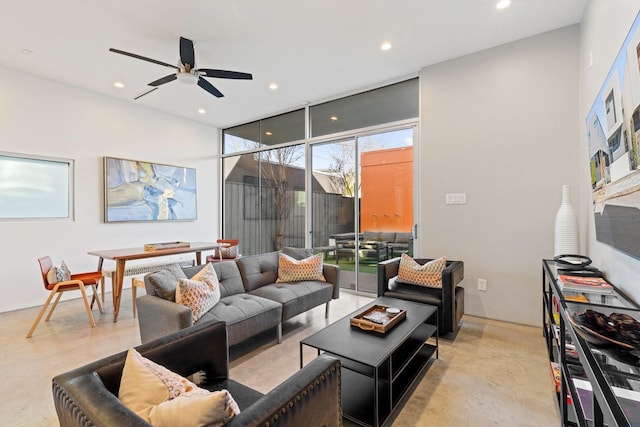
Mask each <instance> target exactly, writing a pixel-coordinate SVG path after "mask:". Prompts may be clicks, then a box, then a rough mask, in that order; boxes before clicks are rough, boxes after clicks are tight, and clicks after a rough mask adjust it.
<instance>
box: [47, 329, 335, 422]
mask: <svg viewBox="0 0 640 427" xmlns="http://www.w3.org/2000/svg"><path fill="white" fill-rule="evenodd" d="M136 349H137V350H138V351H139V352H140V354H142V355H143V356H144V357H147V358H149V359H151V360H153V361H154V362H156V363H159V364H160V365H162V366H164V367H166V368H168V369H169V370H171V371H173V372H175V373H177V374H179V375H182V376H184V377H187V376H190V375H192V374H193V373H194V372H198V371H204V372H205V374H206V382H205V383H204V384H200V385H199V386H200V387H202V388H205V389H208V390H210V391H214V390H220V389H226V390H228V391H229V392H230V393H231V395H232V396H233V398H234V400H235V401H236V402H237V403H238V406H239V407H240V414H238V415H236V416H235V417H234V418H232V419H231V421H230V422H229V423H227V424H225V425H226V426H228V427H234V426H242V427H253V426H255V427H258V426H261V427H264V426H273V427H277V426H282V427H285V426H302V425H305V424H307V425H310V423H312V424H314V425H323V426H327V427H337V426H341V425H342V406H341V389H340V374H341V372H340V362H339V361H338V360H337V359H334V358H332V357H329V356H327V355H324V354H323V355H320V356H319V357H317V358H316V359H314V360H313V361H311V362H310V363H309V364H307V365H306V366H305V367H304V368H302V369H300V370H298V371H296V372H295V373H294V374H293V375H292V376H291V377H290V378H288V379H287V380H285V381H284V382H283V383H281V384H280V385H279V386H277V387H276V388H274V389H273V390H271V391H270V392H269V393H267V394H264V395H263V394H262V393H260V392H258V391H256V390H254V389H252V388H249V387H247V386H245V385H243V384H241V383H239V382H237V381H234V380H233V379H231V378H229V354H228V350H227V345H226V328H225V325H224V324H223V323H221V322H213V323H212V322H205V323H198V325H195V326H192V327H190V328H187V329H183V330H181V331H178V332H176V333H173V334H171V335H168V336H165V337H163V338H160V339H158V340H154V341H152V342H149V343H146V344H143V345H141V346H138V347H136ZM126 354H127V352H126V351H124V352H121V353H118V354H114V355H112V356H109V357H106V358H104V359H101V360H98V361H96V362H92V363H90V364H88V365H85V366H83V367H80V368H76V369H74V370H72V371H69V372H66V373H64V374H60V375H57V376H56V377H55V378H53V381H52V392H53V402H54V405H55V408H56V413H57V415H58V420H59V421H60V426H61V427H110V426H128V427H131V426H140V427H142V426H146V427H149V426H150V424H149V423H147V422H146V421H145V420H143V419H142V418H140V417H139V416H138V415H136V414H135V413H134V412H133V411H131V410H130V409H129V408H127V407H126V406H124V405H123V404H122V402H121V401H120V400H119V399H118V390H119V388H120V379H121V377H122V370H123V367H124V362H125V358H126Z"/></svg>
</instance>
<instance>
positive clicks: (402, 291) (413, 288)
mask: <svg viewBox="0 0 640 427" xmlns="http://www.w3.org/2000/svg"><path fill="white" fill-rule="evenodd" d="M384 296H385V297H390V298H398V299H404V300H409V301H415V302H420V303H423V304H430V305H435V306H438V307H441V306H442V289H439V288H429V287H426V286H419V285H411V284H409V283H402V282H399V281H398V277H397V276H396V277H392V278H391V279H389V289H388V290H387V291H385V293H384Z"/></svg>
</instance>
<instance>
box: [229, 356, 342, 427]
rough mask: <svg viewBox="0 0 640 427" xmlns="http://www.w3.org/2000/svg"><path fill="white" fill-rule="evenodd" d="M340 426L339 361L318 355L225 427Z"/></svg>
mask: <svg viewBox="0 0 640 427" xmlns="http://www.w3.org/2000/svg"><path fill="white" fill-rule="evenodd" d="M312 424H313V425H318V426H327V427H337V426H341V425H342V404H341V389H340V361H339V360H338V359H335V358H333V357H330V356H327V355H324V354H323V355H320V356H318V357H317V358H315V359H314V360H313V361H311V362H310V363H309V364H308V365H306V366H305V367H304V368H302V369H301V370H299V371H298V372H296V373H295V374H293V375H292V376H291V377H289V378H288V379H287V380H286V381H285V382H283V383H282V384H280V385H279V386H277V387H276V388H274V389H273V390H271V391H270V392H269V393H267V394H266V395H265V396H263V397H262V398H261V399H259V400H258V401H256V402H255V403H254V404H252V405H251V406H249V407H248V408H246V409H245V410H243V411H242V412H240V414H238V415H236V416H235V417H234V418H233V419H232V420H231V421H230V422H229V423H228V424H226V426H228V427H234V426H265V425H272V426H303V425H312Z"/></svg>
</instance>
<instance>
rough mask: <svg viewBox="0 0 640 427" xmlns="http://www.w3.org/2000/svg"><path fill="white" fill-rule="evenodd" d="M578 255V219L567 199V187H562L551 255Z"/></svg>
mask: <svg viewBox="0 0 640 427" xmlns="http://www.w3.org/2000/svg"><path fill="white" fill-rule="evenodd" d="M577 253H578V217H577V216H576V213H575V211H574V210H573V207H572V206H571V200H570V198H569V186H568V185H563V186H562V203H561V204H560V208H559V209H558V212H557V213H556V225H555V244H554V249H553V255H554V256H557V255H565V254H577Z"/></svg>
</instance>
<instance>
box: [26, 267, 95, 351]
mask: <svg viewBox="0 0 640 427" xmlns="http://www.w3.org/2000/svg"><path fill="white" fill-rule="evenodd" d="M38 263H39V264H40V273H42V281H43V283H44V288H45V289H46V290H47V291H49V297H48V298H47V301H46V302H45V303H44V305H43V306H42V308H41V309H40V312H39V313H38V317H36V320H35V321H34V322H33V325H32V326H31V329H29V332H28V333H27V338H30V337H31V335H33V332H34V331H35V330H36V327H38V324H39V323H40V319H42V315H43V314H44V312H45V311H46V310H47V307H49V304H50V303H51V298H53V296H54V295H56V299H55V301H54V302H53V306H51V310H49V314H47V317H46V318H45V319H44V321H45V322H48V321H49V319H50V318H51V315H52V314H53V310H55V309H56V306H57V305H58V301H60V297H61V296H62V294H63V293H64V292H67V291H75V290H79V291H80V293H81V294H82V299H83V300H84V307H85V309H86V311H87V317H88V318H89V323H90V324H91V327H92V328H95V326H96V322H95V320H93V314H92V313H91V306H90V304H89V300H88V299H87V293H86V291H85V288H86V287H87V286H90V287H91V288H92V289H93V298H94V300H95V301H96V302H97V304H98V309H99V310H100V313H104V310H103V308H102V302H100V298H98V293H97V290H96V285H98V283H100V279H101V278H102V273H101V272H100V271H94V272H89V273H77V274H72V275H71V278H70V279H69V280H65V281H62V282H58V283H55V284H49V281H48V280H47V274H48V273H49V270H51V269H52V268H53V263H52V262H51V258H50V257H48V256H46V257H42V258H38Z"/></svg>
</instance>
